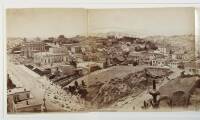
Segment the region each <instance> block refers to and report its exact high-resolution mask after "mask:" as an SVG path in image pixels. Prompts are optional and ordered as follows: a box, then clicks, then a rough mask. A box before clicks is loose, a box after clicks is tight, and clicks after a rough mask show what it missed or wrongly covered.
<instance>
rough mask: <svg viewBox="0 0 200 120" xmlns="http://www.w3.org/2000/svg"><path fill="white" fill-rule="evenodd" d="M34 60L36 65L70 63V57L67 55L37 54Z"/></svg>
mask: <svg viewBox="0 0 200 120" xmlns="http://www.w3.org/2000/svg"><path fill="white" fill-rule="evenodd" d="M33 58H34V59H33V60H34V63H35V64H39V65H51V64H53V63H60V62H67V61H68V55H67V54H65V53H51V52H40V53H35V54H34V57H33Z"/></svg>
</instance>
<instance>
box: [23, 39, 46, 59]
mask: <svg viewBox="0 0 200 120" xmlns="http://www.w3.org/2000/svg"><path fill="white" fill-rule="evenodd" d="M44 51H45V43H43V42H35V41H34V42H24V43H23V45H22V52H21V54H22V55H23V56H25V57H27V58H33V54H34V53H38V52H44Z"/></svg>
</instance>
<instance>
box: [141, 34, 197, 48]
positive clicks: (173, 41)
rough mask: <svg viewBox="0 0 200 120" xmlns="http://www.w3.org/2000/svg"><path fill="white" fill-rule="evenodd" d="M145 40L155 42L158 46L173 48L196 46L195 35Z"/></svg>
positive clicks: (156, 37)
mask: <svg viewBox="0 0 200 120" xmlns="http://www.w3.org/2000/svg"><path fill="white" fill-rule="evenodd" d="M144 39H145V40H149V41H154V42H155V43H158V44H169V45H172V46H185V47H193V46H194V44H195V36H194V35H174V36H148V37H145V38H144Z"/></svg>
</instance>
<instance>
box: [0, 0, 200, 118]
mask: <svg viewBox="0 0 200 120" xmlns="http://www.w3.org/2000/svg"><path fill="white" fill-rule="evenodd" d="M25 1H26V0H21V1H19V0H7V1H3V2H2V5H1V7H2V8H1V10H0V11H2V12H0V16H1V17H0V18H1V20H0V22H1V24H2V26H3V27H2V28H1V32H0V34H1V35H0V38H1V44H0V45H1V47H0V48H1V52H2V54H0V55H1V58H2V59H1V63H0V66H1V70H2V72H1V73H0V74H1V75H0V76H2V77H1V79H0V81H1V85H2V86H1V87H0V88H1V89H0V91H3V92H1V94H0V95H1V96H0V100H1V101H0V102H1V103H0V106H1V108H0V109H1V110H0V113H1V114H0V115H1V116H2V117H1V118H3V119H5V120H7V119H9V120H27V119H28V120H33V119H34V120H56V119H60V120H62V119H63V120H64V119H69V120H83V119H86V120H99V119H116V120H120V119H124V118H126V119H134V118H135V119H137V118H138V119H160V118H162V119H163V118H164V119H174V120H177V119H180V120H187V119H191V120H199V119H200V114H199V113H198V112H178V113H176V112H173V113H172V112H171V113H168V112H161V113H158V112H156V113H155V112H154V113H153V112H133V113H132V112H128V113H126V112H117V113H115V112H88V113H52V114H51V113H47V114H43V113H39V114H20V115H15V114H13V115H8V114H7V106H6V104H7V100H6V97H7V95H6V94H7V91H6V81H5V80H6V77H7V75H6V72H7V71H6V56H7V55H6V32H5V31H6V9H7V8H86V9H94V8H95V9H104V8H162V7H194V8H195V35H196V38H195V40H196V42H200V37H199V36H200V2H199V1H198V0H182V1H181V2H182V3H180V4H179V3H176V2H174V1H173V2H174V3H168V4H163V3H159V4H158V3H148V2H147V0H143V1H146V2H140V3H139V2H136V3H132V2H131V1H130V0H127V1H128V2H122V1H121V2H116V3H113V2H109V3H108V2H107V3H105V2H104V3H103V2H88V1H89V0H88V1H87V2H81V1H83V0H79V1H80V2H72V1H71V2H67V1H62V0H58V1H56V0H50V1H45V0H44V1H41V0H36V1H35V0H29V2H27V1H26V2H25ZM110 1H111V0H110ZM138 1H139V0H138ZM177 1H178V0H177ZM179 1H180V0H179ZM184 1H186V2H185V3H183V2H184ZM168 2H172V0H170V1H168ZM198 2H199V3H198ZM196 47H198V46H196ZM2 93H3V94H2ZM118 113H119V114H118Z"/></svg>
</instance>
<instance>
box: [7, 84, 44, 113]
mask: <svg viewBox="0 0 200 120" xmlns="http://www.w3.org/2000/svg"><path fill="white" fill-rule="evenodd" d="M7 104H8V106H7V110H8V112H41V111H42V102H41V101H36V100H35V99H33V96H32V95H31V93H30V90H26V89H25V88H21V87H20V88H13V89H9V90H8V97H7Z"/></svg>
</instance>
